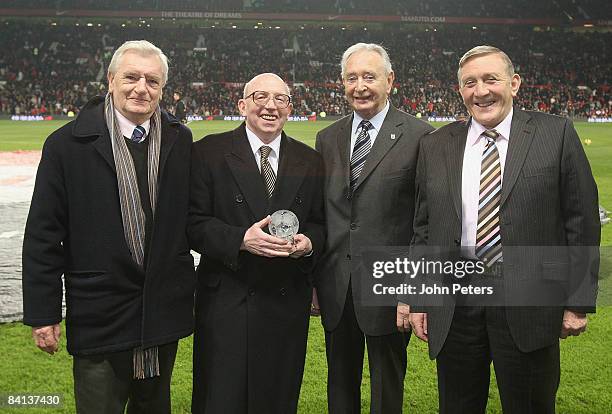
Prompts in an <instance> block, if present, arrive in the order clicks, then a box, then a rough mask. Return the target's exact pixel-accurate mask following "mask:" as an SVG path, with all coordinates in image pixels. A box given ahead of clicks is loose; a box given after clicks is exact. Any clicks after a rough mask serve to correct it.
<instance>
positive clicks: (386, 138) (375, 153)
mask: <svg viewBox="0 0 612 414" xmlns="http://www.w3.org/2000/svg"><path fill="white" fill-rule="evenodd" d="M397 112H398V111H397V109H395V108H394V107H393V106H389V112H387V116H386V117H385V120H384V121H383V124H382V127H381V128H380V131H379V132H378V135H377V136H376V141H374V145H373V146H372V149H371V150H370V154H368V158H366V161H365V165H364V166H363V170H362V171H361V174H360V175H359V179H358V180H357V183H356V184H355V188H358V187H359V186H360V185H361V183H362V182H363V181H364V180H365V179H366V178H367V177H368V175H370V174H371V173H372V171H374V169H375V168H376V166H377V165H378V164H379V163H380V161H381V160H382V159H383V158H384V157H385V155H386V154H387V152H389V150H390V149H391V148H393V146H394V145H395V144H396V143H397V142H398V141H399V140H400V139H401V138H402V133H403V131H402V130H401V129H400V126H401V125H402V124H403V123H404V121H403V120H402V119H401V118H400V117H398V116H397ZM408 132H409V133H410V131H408Z"/></svg>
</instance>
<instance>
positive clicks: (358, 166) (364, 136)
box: [351, 119, 372, 192]
mask: <svg viewBox="0 0 612 414" xmlns="http://www.w3.org/2000/svg"><path fill="white" fill-rule="evenodd" d="M358 129H361V131H360V132H359V135H358V136H357V139H356V140H355V147H354V148H353V155H352V156H351V192H353V191H355V185H356V184H357V180H358V179H359V175H360V174H361V170H363V166H364V164H365V161H366V158H368V154H369V153H370V149H371V148H372V142H371V141H370V134H369V133H368V130H370V129H372V124H371V123H370V121H366V120H365V119H364V120H362V121H361V122H360V123H359V128H358Z"/></svg>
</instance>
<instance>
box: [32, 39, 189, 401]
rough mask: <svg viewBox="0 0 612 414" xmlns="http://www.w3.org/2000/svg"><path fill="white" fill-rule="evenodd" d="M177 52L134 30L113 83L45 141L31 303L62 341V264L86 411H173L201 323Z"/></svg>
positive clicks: (54, 339)
mask: <svg viewBox="0 0 612 414" xmlns="http://www.w3.org/2000/svg"><path fill="white" fill-rule="evenodd" d="M167 79H168V63H167V59H166V56H165V55H164V54H163V52H162V51H161V50H160V49H159V48H157V47H155V46H154V45H153V44H151V43H149V42H147V41H144V40H141V41H129V42H126V43H124V44H123V45H122V46H121V47H119V48H118V49H117V50H116V52H115V54H114V55H113V57H112V59H111V62H110V65H109V68H108V84H109V88H108V89H109V92H108V94H107V95H106V97H96V98H93V99H92V100H91V101H89V102H88V103H87V104H86V105H85V106H84V107H83V109H82V110H81V112H80V113H79V116H78V117H77V118H76V120H74V121H72V122H69V123H68V124H66V125H65V126H63V127H62V128H60V129H59V130H57V131H55V132H54V133H53V134H51V136H49V138H48V139H47V140H46V141H45V145H44V147H43V152H42V158H41V161H40V165H39V167H38V174H37V176H36V185H35V187H34V195H33V197H32V204H31V206H30V213H29V215H28V221H27V224H26V229H25V235H24V241H23V306H24V319H23V322H24V323H25V324H26V325H30V326H32V327H33V328H32V331H33V335H34V339H35V341H36V344H37V345H38V347H39V348H40V349H42V350H43V351H46V352H49V353H51V354H53V353H54V352H56V351H57V350H58V342H59V336H60V325H59V323H60V321H61V319H62V274H63V279H64V286H65V288H66V331H67V337H68V352H69V353H70V354H72V355H73V356H74V369H73V371H74V389H75V397H76V410H77V412H79V413H123V412H124V408H125V405H126V402H128V401H129V402H128V412H130V413H169V412H170V378H171V376H172V368H173V365H174V359H175V355H176V350H177V341H178V339H179V338H182V337H185V336H188V335H190V334H191V332H192V329H193V293H194V287H195V271H194V268H193V258H192V257H191V255H190V254H189V246H188V243H187V237H186V233H185V230H186V224H187V209H188V203H189V196H188V194H189V184H188V181H189V173H190V170H189V160H190V156H191V144H192V138H191V132H190V131H189V130H188V129H187V128H186V127H184V126H182V125H181V124H180V123H179V122H178V121H177V120H176V119H175V118H174V117H172V116H171V115H168V114H167V113H166V112H164V111H163V110H161V109H160V107H159V100H160V98H161V95H162V89H163V87H164V85H165V84H166V81H167Z"/></svg>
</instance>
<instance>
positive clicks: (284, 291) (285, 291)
mask: <svg viewBox="0 0 612 414" xmlns="http://www.w3.org/2000/svg"><path fill="white" fill-rule="evenodd" d="M280 294H281V295H283V296H285V295H286V294H287V289H285V288H284V287H283V288H280Z"/></svg>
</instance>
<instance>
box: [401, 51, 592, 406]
mask: <svg viewBox="0 0 612 414" xmlns="http://www.w3.org/2000/svg"><path fill="white" fill-rule="evenodd" d="M458 80H459V92H460V94H461V97H462V98H463V102H464V104H465V106H466V108H467V110H468V112H469V114H470V118H469V120H468V121H467V122H464V121H458V122H454V123H451V124H449V125H446V126H444V127H442V128H440V129H438V130H437V131H435V132H434V133H432V134H431V135H430V136H428V137H427V139H425V140H423V141H422V142H421V147H420V151H419V162H418V168H417V178H416V182H417V188H418V194H417V206H416V213H415V219H414V228H415V235H414V240H413V244H414V245H415V249H416V246H432V247H435V248H437V249H440V248H441V249H442V250H443V251H447V252H450V253H449V254H450V256H451V257H458V258H459V259H458V260H460V261H462V262H464V264H465V263H467V264H469V263H470V262H473V263H475V264H476V265H477V266H478V264H484V265H483V266H481V268H482V269H483V272H481V273H480V276H483V277H484V278H485V280H487V279H488V280H489V281H490V282H486V283H487V286H490V287H491V288H492V289H499V290H500V292H498V296H497V297H498V298H500V300H499V301H497V302H493V303H491V302H487V303H485V302H483V301H476V300H474V299H473V298H470V297H468V295H458V296H454V297H453V298H445V301H444V303H443V306H418V307H415V306H413V307H412V313H410V323H411V325H412V328H413V332H414V334H415V335H416V336H417V337H419V338H421V339H423V340H424V341H427V342H428V343H429V355H430V357H431V358H432V359H433V358H436V362H437V370H438V390H439V404H440V413H443V414H445V413H453V414H455V413H458V414H461V413H465V414H479V413H484V412H485V410H486V406H487V399H488V395H489V378H490V365H491V362H493V365H494V367H495V376H496V379H497V385H498V389H499V394H500V398H501V405H502V409H503V411H504V413H506V414H513V413H516V414H519V413H520V414H522V413H541V414H551V413H554V412H555V396H556V392H557V388H558V386H559V379H560V363H559V338H567V337H568V336H577V335H580V333H582V332H583V331H584V330H585V329H586V324H587V319H586V313H588V312H594V311H595V298H596V291H597V273H598V263H599V252H598V246H599V241H600V231H601V230H600V224H599V215H598V207H597V187H596V185H595V181H594V179H593V175H592V173H591V169H590V167H589V162H588V160H587V158H586V155H585V153H584V150H583V148H582V145H581V143H580V139H579V137H578V135H577V133H576V130H575V129H574V127H573V125H572V122H571V121H570V120H568V119H565V118H561V117H557V116H552V115H548V114H544V113H541V112H531V111H524V110H521V109H519V108H516V107H514V108H513V100H514V98H515V97H516V96H517V94H518V90H519V87H520V85H521V78H520V76H519V75H518V74H516V73H515V72H514V67H513V65H512V62H511V61H510V59H509V58H508V56H507V55H506V54H505V53H504V52H502V51H501V50H499V49H497V48H495V47H492V46H478V47H475V48H473V49H471V50H470V51H468V52H467V53H465V55H464V56H463V57H462V58H461V60H460V61H459V70H458ZM467 279H468V283H469V280H472V281H473V280H477V279H475V278H471V279H470V278H467ZM456 282H457V280H456V279H453V281H452V283H456ZM558 289H567V293H565V291H563V292H564V293H563V295H566V294H567V297H568V300H566V301H557V300H555V301H552V302H551V301H549V299H547V298H550V294H551V293H552V292H555V291H557V290H558ZM563 295H562V296H561V297H563ZM417 302H419V301H418V300H417ZM427 305H430V304H427ZM404 314H405V313H404V312H403V311H402V309H401V307H398V316H399V315H404Z"/></svg>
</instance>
